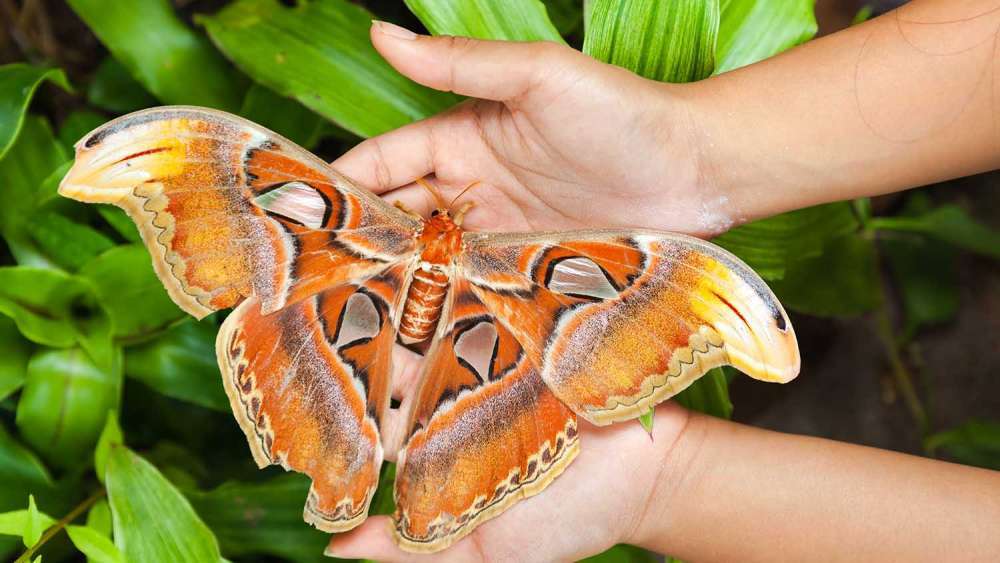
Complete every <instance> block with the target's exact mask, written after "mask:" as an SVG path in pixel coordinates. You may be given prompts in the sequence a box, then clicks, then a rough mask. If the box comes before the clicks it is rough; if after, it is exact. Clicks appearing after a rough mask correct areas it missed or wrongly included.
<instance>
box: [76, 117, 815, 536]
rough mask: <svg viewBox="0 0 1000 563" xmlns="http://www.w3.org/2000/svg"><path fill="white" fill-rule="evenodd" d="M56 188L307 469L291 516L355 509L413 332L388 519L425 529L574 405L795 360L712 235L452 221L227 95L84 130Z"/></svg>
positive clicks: (783, 330)
mask: <svg viewBox="0 0 1000 563" xmlns="http://www.w3.org/2000/svg"><path fill="white" fill-rule="evenodd" d="M59 193H61V194H62V195H64V196H67V197H70V198H73V199H77V200H81V201H85V202H95V203H110V204H114V205H117V206H119V207H121V208H123V209H124V210H125V211H126V212H127V213H128V214H129V215H130V216H131V218H132V219H133V220H134V221H135V223H136V225H137V226H138V227H139V231H140V232H141V234H142V238H143V240H144V242H145V244H146V247H147V248H148V249H149V252H150V254H151V255H152V259H153V265H154V267H155V270H156V272H157V274H158V275H159V277H160V279H161V280H162V282H163V284H164V286H165V287H166V289H167V291H168V292H169V294H170V296H171V298H173V300H174V301H175V302H176V303H177V305H179V306H180V307H181V308H182V309H184V310H185V311H187V312H188V313H190V314H192V315H194V316H195V317H197V318H199V319H200V318H202V317H204V316H206V315H208V314H209V313H212V312H213V311H217V310H219V309H225V308H234V310H233V311H232V313H231V314H230V315H229V316H228V318H226V320H225V322H224V323H223V325H222V327H221V329H220V331H219V335H218V339H217V346H216V349H217V355H218V361H219V368H220V370H221V373H222V378H223V382H224V386H225V389H226V392H227V393H228V395H229V400H230V403H231V405H232V409H233V414H234V415H235V417H236V420H237V421H238V422H239V425H240V427H241V428H242V429H243V431H244V432H245V433H246V436H247V439H248V441H249V444H250V451H251V452H252V454H253V457H254V459H255V460H256V461H257V463H258V464H259V465H260V466H261V467H264V466H267V465H270V464H280V465H282V466H284V467H285V468H286V469H291V470H295V471H299V472H302V473H305V474H307V475H308V476H309V477H310V478H311V479H312V487H311V489H310V491H309V494H308V497H307V498H306V500H305V510H304V518H305V520H306V521H308V522H310V523H312V524H313V525H315V526H316V527H317V528H320V529H322V530H326V531H329V532H339V531H344V530H347V529H350V528H352V527H354V526H357V525H358V524H360V523H361V522H362V521H363V520H364V519H365V517H366V516H367V512H368V506H369V503H370V502H371V499H372V495H373V493H374V492H375V489H376V487H377V486H378V481H379V469H380V466H381V465H382V461H383V444H382V438H381V434H380V431H381V429H382V428H381V425H382V424H383V422H384V420H385V418H386V414H387V412H388V411H387V409H389V408H390V388H391V385H390V384H391V382H390V378H391V372H392V366H391V357H392V349H393V346H394V343H396V342H397V341H400V342H402V343H406V344H411V345H412V344H419V343H424V346H425V347H426V354H425V358H424V361H423V372H422V375H421V376H420V380H419V384H418V386H417V389H416V391H415V396H413V397H412V400H409V401H408V404H409V410H408V412H407V413H404V415H405V416H406V420H407V423H406V427H405V435H404V436H403V441H402V446H401V449H400V453H399V455H398V466H397V472H396V481H395V500H396V512H395V514H394V530H395V538H396V540H397V542H398V543H399V545H400V546H401V547H402V548H404V549H406V550H410V551H422V552H430V551H437V550H440V549H444V548H445V547H447V546H449V545H451V544H452V543H454V542H455V541H457V540H458V539H460V538H462V537H463V536H465V535H466V534H468V533H469V532H470V531H472V530H473V529H474V528H475V527H476V526H477V525H478V524H480V523H482V522H483V521H485V520H487V519H489V518H492V517H494V516H496V515H498V514H499V513H501V512H502V511H503V510H505V509H506V508H507V507H509V506H510V505H511V504H512V503H514V502H515V501H516V500H518V499H520V498H525V497H527V496H530V495H534V494H537V493H539V492H541V491H542V490H543V489H544V488H545V487H546V486H547V485H548V484H549V483H550V482H552V480H553V479H555V478H556V477H557V476H558V475H559V474H560V473H561V472H562V471H563V470H564V469H565V468H566V467H567V465H568V464H569V463H570V462H571V461H572V460H573V458H574V456H576V454H577V452H578V450H579V448H580V438H579V431H578V426H577V424H578V420H579V419H580V418H582V419H584V420H586V421H587V422H589V423H591V424H597V425H605V424H609V423H612V422H617V421H623V420H630V419H634V418H637V417H639V416H640V415H642V414H644V413H646V412H648V411H649V409H650V408H651V407H652V406H654V405H656V404H657V403H659V402H661V401H664V400H666V399H667V398H669V397H671V396H673V395H676V394H677V393H679V392H680V391H682V390H683V389H684V388H686V387H687V386H688V385H690V384H691V383H692V382H693V381H695V380H696V379H697V378H699V377H701V376H702V375H704V374H705V372H706V371H707V370H709V369H710V368H713V367H716V366H719V365H723V364H728V365H732V366H735V367H736V368H738V369H739V370H741V371H743V372H744V373H746V374H748V375H750V376H751V377H753V378H755V379H760V380H764V381H774V382H786V381H789V380H790V379H792V378H794V377H795V376H796V375H797V374H798V371H799V353H798V347H797V344H796V340H795V334H794V332H793V330H792V326H791V324H790V323H789V320H788V317H787V315H786V314H785V312H784V310H783V309H782V307H781V305H780V304H779V303H778V301H777V299H775V297H774V295H773V294H772V293H771V291H770V290H769V289H768V288H767V286H766V285H765V284H764V282H763V281H761V279H760V278H759V277H758V276H757V275H756V274H755V273H754V272H753V271H752V270H751V269H750V268H749V267H747V266H746V265H745V264H743V263H742V262H741V261H740V260H739V259H737V258H736V257H734V256H733V255H732V254H730V253H728V252H726V251H725V250H722V249H721V248H719V247H717V246H715V245H713V244H711V243H709V242H706V241H703V240H700V239H697V238H692V237H689V236H684V235H680V234H674V233H668V232H661V231H654V230H646V229H635V230H620V229H594V230H582V231H566V232H527V233H491V232H472V231H468V230H464V229H463V228H462V226H461V216H460V214H456V215H455V216H454V217H453V216H452V215H451V213H450V210H449V209H444V208H441V209H437V210H436V211H434V212H433V214H432V215H431V216H430V217H428V218H422V217H420V216H415V215H414V214H413V213H407V212H405V211H403V210H401V209H399V208H396V207H393V206H392V205H389V204H388V203H386V202H385V201H383V200H382V199H380V198H379V197H377V196H375V195H374V194H372V193H371V192H369V191H367V190H365V189H363V188H360V187H358V186H356V185H354V184H353V183H352V182H351V181H350V180H349V179H347V178H345V177H344V176H342V175H341V174H339V173H337V172H336V171H335V170H334V169H333V168H331V167H330V166H329V165H328V164H327V163H325V162H323V161H322V160H321V159H319V158H317V157H316V156H314V155H313V154H311V153H309V152H308V151H306V150H305V149H302V148H300V147H298V146H296V145H295V144H293V143H292V142H290V141H288V140H287V139H284V138H282V137H281V136H279V135H277V134H275V133H273V132H271V131H268V130H266V129H264V128H263V127H260V126H258V125H256V124H254V123H251V122H249V121H246V120H244V119H242V118H239V117H236V116H233V115H229V114H227V113H223V112H219V111H213V110H208V109H202V108H195V107H162V108H154V109H149V110H144V111H140V112H136V113H133V114H130V115H126V116H124V117H121V118H118V119H115V120H114V121H111V122H109V123H107V124H105V125H103V126H101V127H99V128H98V129H96V130H95V131H93V132H91V133H90V134H88V135H87V136H86V137H84V138H83V139H82V140H81V141H80V142H79V143H78V144H77V146H76V161H75V163H74V165H73V167H72V168H71V169H70V170H69V172H68V173H67V175H66V177H65V178H64V179H63V181H62V184H61V186H60V188H59Z"/></svg>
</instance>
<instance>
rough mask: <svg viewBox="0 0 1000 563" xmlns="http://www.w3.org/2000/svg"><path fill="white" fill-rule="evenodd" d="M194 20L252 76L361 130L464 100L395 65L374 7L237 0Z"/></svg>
mask: <svg viewBox="0 0 1000 563" xmlns="http://www.w3.org/2000/svg"><path fill="white" fill-rule="evenodd" d="M196 21H197V22H199V23H200V24H202V25H204V26H205V29H206V30H207V31H208V34H209V36H210V37H211V38H212V40H213V41H214V42H215V44H216V45H218V46H219V48H220V49H222V51H223V52H224V53H225V54H226V56H228V57H229V58H230V59H232V60H233V61H234V62H235V63H236V64H237V65H238V66H239V67H240V68H241V69H243V70H244V71H245V72H246V73H247V74H249V75H250V76H251V77H252V78H253V79H254V80H256V81H258V82H260V83H261V84H263V85H265V86H267V87H268V88H270V89H272V90H274V91H275V92H277V93H278V94H280V95H282V96H289V97H292V98H295V99H296V100H298V101H300V102H302V104H304V105H305V106H306V107H308V108H310V109H312V110H313V111H315V112H317V113H319V114H320V115H322V116H324V117H326V118H328V119H331V120H333V121H334V122H335V123H337V124H338V125H340V126H342V127H343V128H345V129H347V130H348V131H351V132H353V133H355V134H357V135H360V136H363V137H368V136H372V135H377V134H379V133H384V132H386V131H389V130H391V129H395V128H397V127H399V126H401V125H405V124H407V123H410V122H412V121H416V120H418V119H422V118H424V117H427V116H429V115H432V114H434V113H437V112H439V111H441V110H443V109H445V108H447V107H449V106H451V105H453V104H454V103H455V102H456V101H457V100H458V98H457V97H456V96H454V95H452V94H447V93H444V92H437V91H434V90H430V89H428V88H424V87H423V86H420V85H418V84H416V83H414V82H412V81H410V80H408V79H406V78H404V77H403V76H402V75H400V74H399V73H397V72H396V71H395V70H393V69H392V67H390V66H389V63H387V62H385V60H383V59H382V57H381V56H380V55H379V54H378V53H377V52H376V51H375V48H374V47H372V45H371V41H370V39H369V36H368V30H369V28H370V27H371V21H372V15H371V13H369V12H368V11H366V10H365V9H364V8H361V7H360V6H356V5H353V4H350V3H348V2H346V1H344V0H328V1H326V2H309V3H303V4H300V5H298V6H295V7H286V6H282V5H281V4H280V3H279V2H278V1H277V0H237V1H235V2H232V3H230V4H229V5H227V6H226V7H225V8H223V9H222V10H221V11H219V12H218V13H217V14H215V15H213V16H199V17H198V18H196Z"/></svg>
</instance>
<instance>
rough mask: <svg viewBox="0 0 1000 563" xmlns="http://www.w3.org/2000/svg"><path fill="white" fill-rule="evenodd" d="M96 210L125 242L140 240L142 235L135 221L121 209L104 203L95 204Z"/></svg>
mask: <svg viewBox="0 0 1000 563" xmlns="http://www.w3.org/2000/svg"><path fill="white" fill-rule="evenodd" d="M94 207H96V208H97V212H98V213H100V215H101V217H103V218H104V220H105V221H107V222H108V224H109V225H111V228H112V229H114V230H115V231H117V232H118V234H120V235H121V236H122V238H123V239H125V240H126V241H127V242H142V235H140V234H139V229H137V228H136V226H135V223H134V222H132V220H131V219H129V217H128V215H126V214H125V212H124V211H122V210H121V209H119V208H117V207H115V206H113V205H106V204H96V205H95V206H94Z"/></svg>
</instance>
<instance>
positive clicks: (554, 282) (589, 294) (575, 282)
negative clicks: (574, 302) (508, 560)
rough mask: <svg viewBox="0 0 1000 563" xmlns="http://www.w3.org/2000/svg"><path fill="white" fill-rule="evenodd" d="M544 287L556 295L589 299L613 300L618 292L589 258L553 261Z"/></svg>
mask: <svg viewBox="0 0 1000 563" xmlns="http://www.w3.org/2000/svg"><path fill="white" fill-rule="evenodd" d="M545 287H547V288H548V289H550V290H551V291H555V292H556V293H562V294H564V295H571V296H574V297H585V298H590V299H599V300H604V299H615V298H616V297H618V290H617V289H616V288H615V286H614V285H613V284H612V283H611V280H610V278H609V277H608V274H607V273H606V272H605V271H604V269H603V268H601V266H600V265H598V264H597V263H596V262H594V261H593V260H591V259H590V258H584V257H582V256H576V257H572V258H563V259H561V260H553V261H552V262H551V263H549V268H548V271H547V272H546V273H545Z"/></svg>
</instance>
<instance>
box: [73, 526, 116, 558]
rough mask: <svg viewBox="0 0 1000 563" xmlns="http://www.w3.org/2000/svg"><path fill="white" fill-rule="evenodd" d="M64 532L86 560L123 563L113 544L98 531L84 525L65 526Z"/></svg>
mask: <svg viewBox="0 0 1000 563" xmlns="http://www.w3.org/2000/svg"><path fill="white" fill-rule="evenodd" d="M66 533H68V534H69V539H70V540H71V541H72V542H73V545H75V546H76V548H77V549H79V550H80V551H81V552H82V553H83V554H84V555H86V556H87V561H89V562H93V563H123V562H124V561H125V559H124V558H123V557H122V554H121V552H120V551H118V548H117V547H115V544H114V543H113V542H112V541H111V540H110V539H108V538H107V537H106V536H102V535H101V534H100V532H98V531H97V530H94V529H92V528H88V527H86V526H66Z"/></svg>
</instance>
